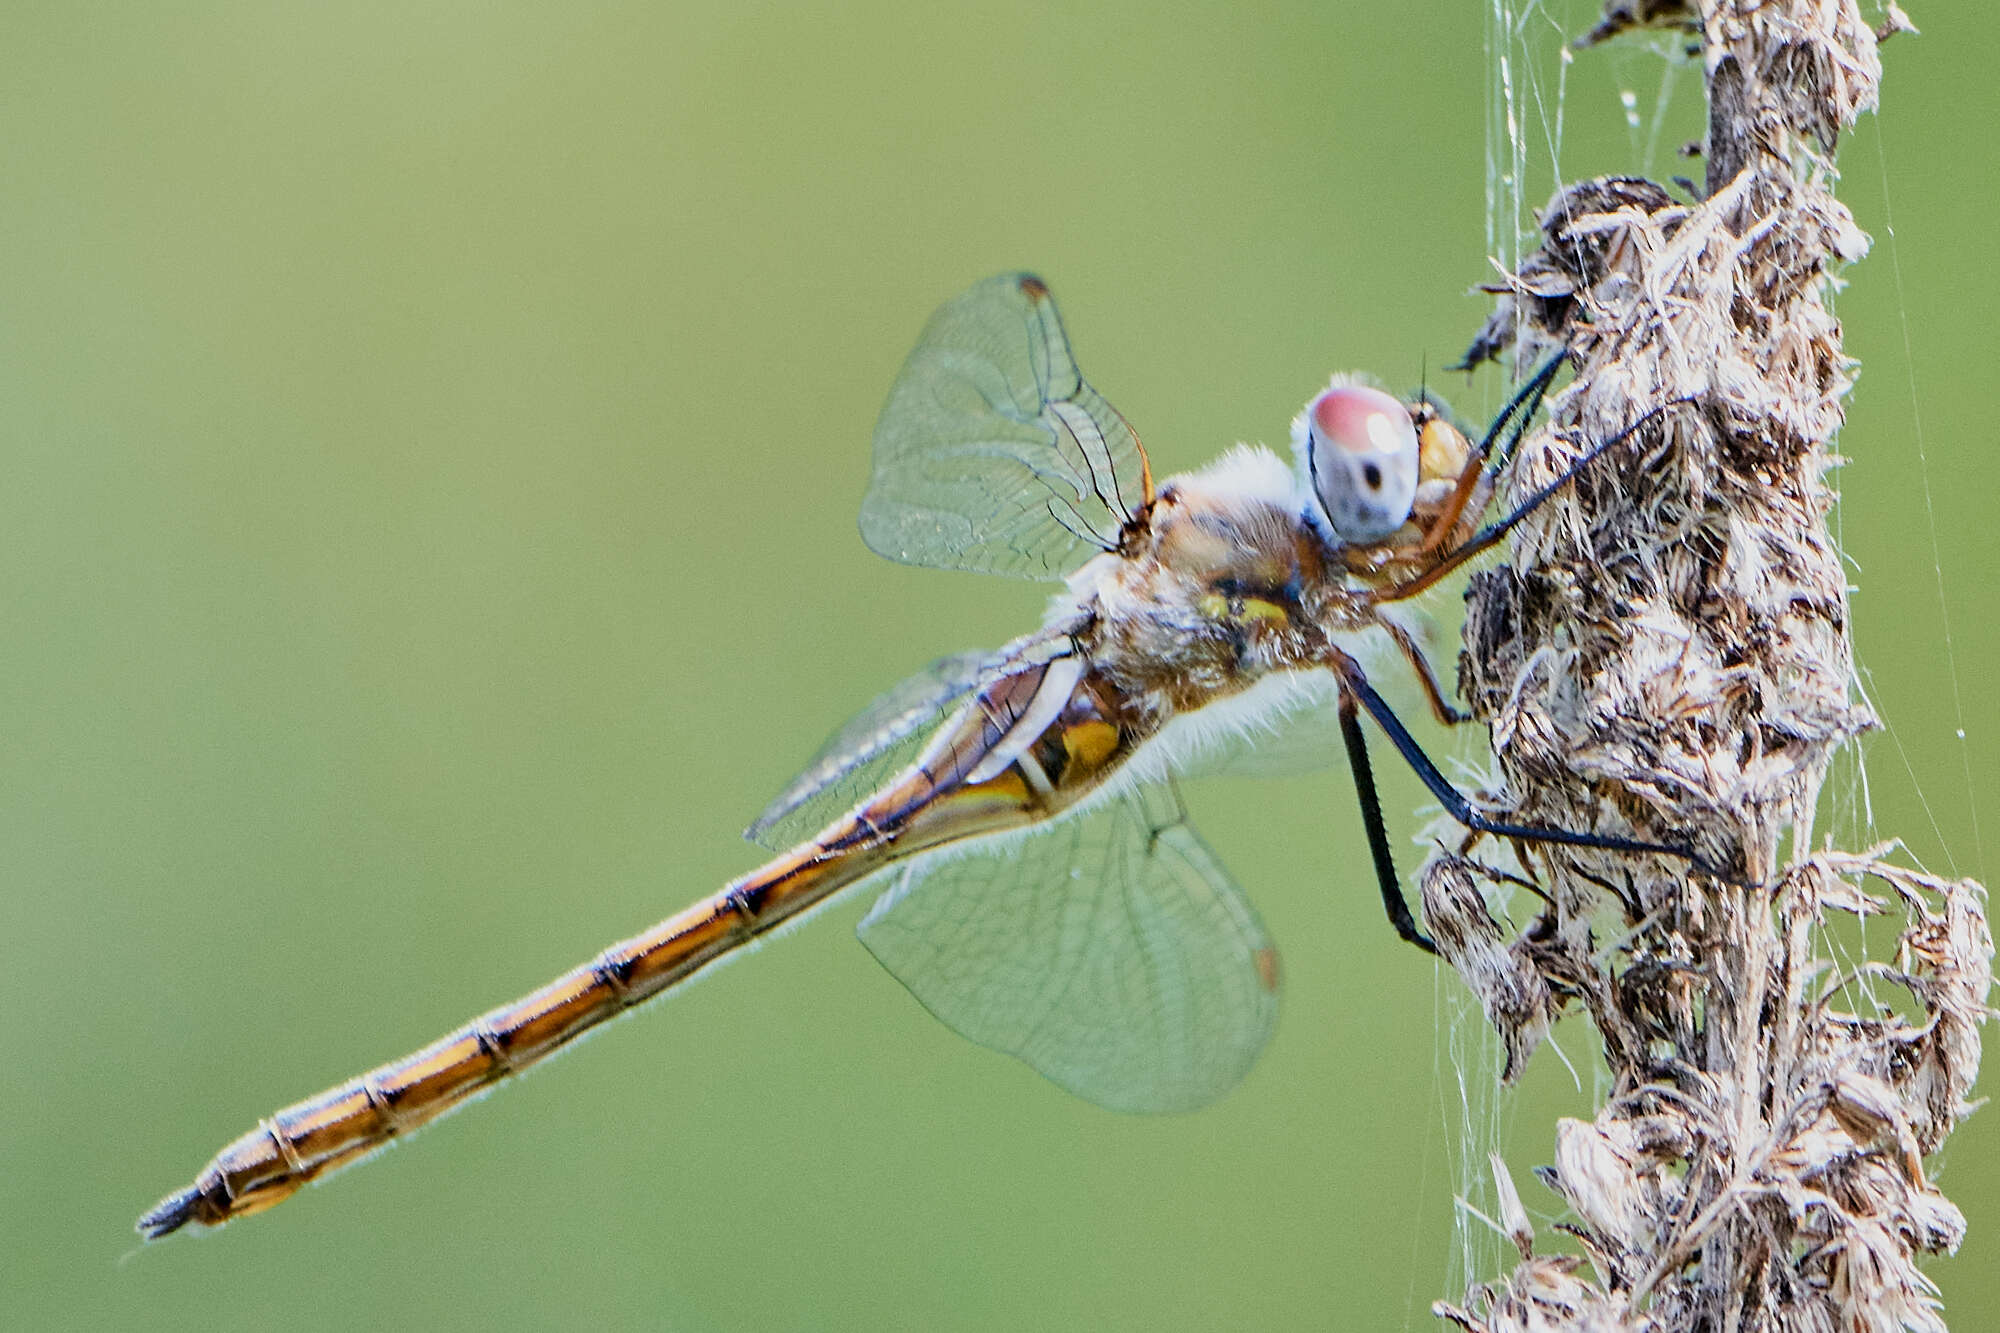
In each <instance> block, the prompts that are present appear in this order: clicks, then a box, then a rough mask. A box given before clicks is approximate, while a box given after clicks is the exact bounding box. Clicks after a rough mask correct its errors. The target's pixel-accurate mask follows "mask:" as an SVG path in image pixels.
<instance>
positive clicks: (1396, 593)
mask: <svg viewBox="0 0 2000 1333" xmlns="http://www.w3.org/2000/svg"><path fill="white" fill-rule="evenodd" d="M1693 401H1695V400H1694V399H1692V398H1669V399H1668V400H1667V401H1666V402H1664V403H1661V404H1660V405H1659V406H1657V407H1652V408H1648V409H1647V410H1646V412H1645V413H1644V414H1643V415H1642V416H1640V417H1639V419H1638V420H1636V421H1634V422H1633V423H1632V424H1631V425H1629V426H1627V427H1626V428H1625V429H1624V430H1621V431H1619V432H1618V433H1617V434H1616V435H1613V436H1611V437H1610V438H1608V439H1605V440H1601V441H1599V442H1598V443H1597V444H1594V445H1592V446H1591V447H1590V448H1589V449H1588V450H1586V451H1585V452H1584V453H1583V455H1582V456H1581V457H1579V458H1578V459H1577V460H1576V461H1575V462H1574V463H1571V464H1570V465H1569V466H1568V467H1567V468H1564V469H1563V474H1562V475H1561V476H1560V477H1557V478H1556V479H1555V480H1554V481H1552V482H1550V483H1549V484H1548V485H1546V486H1544V487H1542V489H1540V490H1539V491H1536V492H1535V493H1534V494H1533V495H1531V496H1529V497H1528V498H1527V499H1526V500H1523V501H1522V502H1521V504H1520V507H1519V508H1517V509H1515V510H1514V512H1513V513H1511V514H1509V515H1507V517H1505V518H1502V519H1497V520H1495V521H1494V522H1492V523H1489V524H1487V525H1486V526H1485V527H1483V528H1481V529H1480V530H1479V531H1478V532H1476V533H1474V534H1473V535H1472V536H1471V537H1469V538H1467V539H1466V542H1465V545H1463V546H1458V547H1454V548H1452V550H1450V551H1448V552H1447V553H1446V554H1445V556H1444V558H1443V559H1441V560H1439V561H1438V562H1437V563H1436V564H1435V565H1432V566H1431V567H1430V568H1429V569H1427V570H1425V571H1424V572H1423V573H1421V574H1419V575H1417V576H1416V577H1415V578H1411V579H1406V580H1404V581H1403V582H1401V583H1397V584H1392V585H1390V586H1389V587H1386V588H1383V589H1381V590H1379V591H1377V592H1375V593H1373V594H1372V595H1370V597H1369V600H1370V601H1375V602H1400V601H1402V600H1404V599H1405V598H1409V597H1414V596H1416V595H1417V594H1418V593H1420V592H1424V591H1426V590H1428V589H1429V588H1431V587H1433V586H1435V585H1436V584H1437V583H1439V582H1440V581H1442V580H1443V579H1444V578H1446V577H1447V576H1448V575H1450V574H1451V573H1452V572H1453V571H1454V570H1456V569H1457V568H1458V567H1459V566H1461V565H1463V564H1464V563H1465V562H1466V561H1468V560H1470V559H1472V558H1473V557H1474V556H1477V555H1480V554H1482V553H1484V552H1486V551H1490V550H1492V549H1493V548H1494V547H1495V546H1498V545H1499V544H1500V539H1501V538H1502V537H1505V536H1506V535H1507V534H1508V533H1510V532H1512V531H1513V530H1514V529H1515V528H1516V527H1518V526H1520V523H1521V520H1523V519H1525V518H1526V517H1527V516H1528V515H1530V514H1532V513H1534V512H1535V511H1536V510H1537V509H1540V508H1541V507H1542V506H1543V505H1544V504H1547V503H1548V502H1549V501H1550V500H1552V499H1554V498H1555V496H1556V493H1557V492H1559V491H1561V490H1562V488H1563V487H1565V486H1567V485H1569V484H1570V483H1571V482H1573V481H1575V480H1576V479H1577V477H1578V475H1580V474H1581V473H1582V472H1583V470H1584V469H1585V468H1587V467H1589V466H1590V465H1591V464H1592V463H1595V462H1596V461H1597V460H1598V459H1600V458H1602V457H1603V456H1604V455H1605V453H1606V452H1608V451H1609V450H1611V449H1614V448H1616V447H1617V446H1619V445H1621V444H1623V443H1624V442H1625V441H1627V440H1629V439H1631V438H1632V436H1633V435H1634V434H1635V433H1637V432H1638V431H1639V430H1640V429H1641V428H1642V427H1644V426H1646V425H1647V424H1648V423H1650V422H1652V421H1653V420H1654V419H1655V418H1657V417H1659V416H1660V415H1661V414H1662V413H1664V412H1665V411H1666V410H1667V409H1668V408H1670V407H1683V406H1686V405H1687V404H1689V403H1692V402H1693ZM1369 711H1370V712H1371V713H1372V712H1373V711H1374V710H1372V709H1371V710H1369Z"/></svg>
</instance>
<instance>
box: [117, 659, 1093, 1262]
mask: <svg viewBox="0 0 2000 1333" xmlns="http://www.w3.org/2000/svg"><path fill="white" fill-rule="evenodd" d="M1062 660H1063V659H1058V660H1057V662H1055V663H1042V664H1037V665H1034V666H1031V667H1028V668H1027V669H1025V670H1022V671H1019V672H1015V673H1012V674H1010V675H1007V676H1004V677H1001V678H1000V679H999V680H996V681H995V682H993V683H992V684H990V685H989V686H988V687H987V688H986V689H984V690H982V691H980V693H979V695H978V696H977V697H976V698H975V699H974V701H973V702H972V703H970V704H968V705H967V706H966V707H965V708H963V709H962V710H961V711H960V712H959V714H958V715H957V716H956V718H955V719H954V720H953V721H952V722H951V723H948V724H947V725H946V726H945V727H944V728H942V729H941V731H940V733H939V734H938V736H937V737H936V738H935V739H934V740H933V741H932V742H931V744H930V745H929V746H928V747H927V748H926V750H925V752H924V754H923V756H922V757H921V758H920V759H919V760H918V761H917V763H916V764H915V765H913V766H912V767H911V768H910V769H908V770H906V771H905V772H904V773H902V774H901V775H900V776H899V777H898V778H897V779H896V780H895V781H893V782H891V783H890V784H889V785H888V786H886V787H885V788H883V790H882V791H880V792H879V793H877V794H876V795H875V796H874V797H872V798H871V799H870V800H868V801H866V802H864V803H863V804H862V805H861V806H860V807H859V808H857V809H856V810H855V811H853V812H852V813H851V814H849V815H847V816H846V817H844V818H843V819H841V820H839V821H836V822H835V823H834V824H833V825H832V826H831V827H829V828H828V829H826V830H825V831H824V832H823V833H821V834H820V836H819V837H817V838H815V839H814V840H813V841H812V842H810V843H807V844H805V845H803V846H801V847H799V848H796V849H794V850H793V851H790V852H787V853H785V854H784V855H782V856H779V857H778V858H776V859H775V860H773V861H771V862H769V863H768V864H766V865H764V866H763V867H761V868H759V869H757V870H755V871H752V872H751V873H750V874H748V875H745V876H743V877H742V878H741V879H738V880H736V881H734V882H733V883H731V884H730V885H729V886H728V887H727V888H725V889H723V890H722V891H721V892H720V893H717V894H715V895H713V896H712V897H709V898H705V899H703V900H702V901H700V902H697V903H695V904H694V905H693V906H691V907H689V908H687V909H686V910H684V911H682V912H680V913H678V914H677V915H675V916H672V917H669V918H668V919H667V920H665V921H663V922H661V923H660V924H659V925H657V926H655V927H653V928H652V929H651V930H649V931H646V932H645V933H644V934H642V935H637V936H634V937H633V938H631V939H629V940H625V941H624V942H622V943H620V944H616V945H613V946H612V947H611V948H609V949H607V950H605V951H604V952H603V953H602V954H600V955H598V956H597V957H596V958H595V959H593V960H591V961H590V962H588V963H586V964H584V965H583V966H582V967H579V968H576V969H575V970H573V971H571V972H569V973H567V974H565V975H564V976H561V977H559V978H557V979H556V980H554V981H552V982H550V983H549V984H548V985H546V986H543V987H542V988H541V989H540V990H537V991H535V992H533V993H532V994H530V995H527V996H524V997H522V998H521V999H519V1000H516V1001H514V1002H513V1003H512V1004H509V1005H506V1006H504V1007H502V1008H499V1009H496V1010H493V1011H492V1012H491V1013H488V1014H486V1015H484V1016H483V1017H481V1018H477V1019H474V1020H473V1021H472V1022H470V1023H467V1024H466V1025H465V1026H463V1027H461V1028H459V1029H458V1030H457V1031H456V1032H453V1033H451V1034H450V1035H449V1036H446V1037H444V1038H441V1039H440V1040H438V1041H436V1042H433V1043H432V1044H431V1045H429V1046H426V1047H425V1048H424V1049H422V1050H420V1051H417V1052H415V1053H413V1054H411V1055H406V1056H404V1057H403V1058H402V1059H400V1060H395V1061H392V1062H390V1063H389V1064H386V1065H383V1066H381V1067H380V1068H378V1069H375V1070H372V1071H371V1072H369V1073H367V1074H363V1075H362V1076H361V1077H359V1078H356V1079H352V1080H350V1081H349V1082H346V1083H343V1084H340V1085H339V1086H337V1087H334V1088H330V1089H328V1090H327V1091H325V1092H322V1093H320V1094H319V1095H318V1096H316V1097H311V1098H308V1099H307V1100H305V1101H302V1102H299V1103H297V1104H295V1105H293V1106H288V1107H286V1108H285V1109H284V1110H282V1111H279V1112H277V1113H276V1114H274V1115H272V1116H271V1117H270V1118H268V1119H266V1120H265V1121H263V1122H262V1123H261V1124H259V1125H258V1126H257V1128H256V1129H254V1130H252V1131H250V1132H249V1133H248V1134H245V1135H244V1136H243V1137H241V1138H239V1139H237V1140H236V1141H235V1142H234V1143H231V1144H230V1145H229V1146H228V1147H226V1148H224V1149H223V1150H222V1151H221V1152H219V1153H217V1154H216V1156H215V1157H214V1159H213V1160H212V1161H210V1162H209V1164H208V1166H207V1167H206V1168H204V1169H203V1171H202V1172H201V1174H200V1175H199V1176H198V1177H197V1178H196V1179H195V1181H194V1183H193V1184H191V1185H189V1186H188V1187H187V1188H185V1189H183V1190H180V1191H177V1192H176V1193H174V1194H171V1195H168V1196H167V1197H166V1198H165V1199H163V1200H161V1201H160V1203H159V1204H158V1205H157V1206H156V1207H154V1208H153V1209H152V1210H151V1211H150V1212H148V1213H147V1214H146V1215H145V1216H144V1217H142V1218H140V1219H139V1231H140V1232H141V1234H143V1235H144V1236H146V1237H147V1238H148V1239H158V1238H160V1237H163V1236H166V1235H169V1234H171V1233H173V1232H175V1231H178V1230H180V1229H181V1228H182V1227H184V1226H188V1225H190V1224H193V1225H200V1226H219V1225H220V1224H222V1223H224V1222H228V1221H231V1220H233V1219H235V1218H239V1217H247V1216H249V1215H250V1214H252V1213H257V1212H261V1211H263V1210H264V1209H266V1208H269V1207H271V1206H272V1205H274V1204H277V1203H280V1202H282V1201H283V1200H285V1199H287V1198H289V1197H290V1196H291V1195H293V1194H294V1193H296V1192H298V1190H299V1189H301V1188H302V1187H304V1186H305V1185H306V1184H308V1183H310V1182H311V1181H313V1180H315V1179H317V1178H319V1177H320V1176H323V1175H325V1174H327V1173H328V1172H330V1171H333V1170H336V1169H338V1168H340V1167H342V1166H346V1165H348V1164H350V1163H352V1162H356V1161H359V1160H361V1159H362V1158H364V1157H366V1156H368V1155H369V1154H370V1153H373V1152H375V1151H377V1150H379V1149H381V1148H383V1147H385V1146H386V1145H387V1144H388V1143H389V1142H390V1141H391V1140H392V1139H395V1138H396V1137H398V1136H399V1135H403V1134H407V1133H409V1132H411V1131H413V1130H415V1129H418V1128H421V1127H422V1126H424V1125H426V1124H429V1123H430V1122H431V1121H433V1120H436V1119H437V1118H438V1117H440V1116H442V1115H444V1114H445V1113H447V1112H449V1111H451V1110H453V1109H455V1108H457V1107H459V1106H462V1105H464V1104H465V1103H466V1102H467V1101H469V1100H471V1099H472V1098H474V1097H477V1096H478V1095H479V1094H481V1093H483V1092H485V1091H486V1090H488V1089H490V1088H492V1087H493V1086H495V1085H496V1084H498V1083H500V1082H502V1081H503V1080H505V1079H507V1078H509V1077H512V1076H513V1075H515V1074H518V1073H520V1072H521V1071H523V1070H525V1069H527V1068H528V1067H529V1066H531V1065H533V1064H535V1063H536V1062H537V1061H540V1060H543V1059H546V1058H547V1057H548V1056H550V1055H552V1054H554V1053H555V1052H556V1051H558V1050H560V1049H561V1048H562V1047H563V1046H565V1045H566V1044H568V1043H569V1042H571V1041H574V1040H576V1039H577V1038H578V1037H580V1036H582V1035H584V1034H585V1033H587V1032H589V1031H591V1030H592V1029H593V1028H595V1027H597V1026H598V1025H599V1024H601V1023H603V1022H604V1021H605V1020H606V1019H609V1018H614V1017H616V1016H617V1015H619V1014H621V1013H624V1012H625V1011H626V1010H628V1009H631V1008H632V1007H634V1006H635V1005H639V1004H643V1003H644V1002H646V1001H647V1000H650V999H653V998H655V997H657V996H659V995H661V994H664V993H665V992H667V991H669V990H671V989H673V987H674V986H676V985H678V984H679V983H681V982H683V981H685V980H687V979H688V978H690V977H692V976H694V975H695V974H696V973H698V972H700V971H701V969H702V968H704V967H706V966H707V965H708V964H710V963H713V962H715V961H716V960H717V959H719V958H722V957H724V956H725V955H727V954H728V953H730V952H731V951H732V950H735V949H737V948H739V947H741V946H742V945H744V944H746V943H748V942H749V941H751V940H753V939H755V938H756V937H757V936H759V935H761V934H763V933H765V932H766V931H769V930H770V929H772V928H773V927H775V926H777V925H779V924H780V923H782V922H784V921H786V920H788V919H790V918H792V917H795V916H797V915H798V914H799V913H801V912H804V911H807V910H809V909H810V908H812V907H814V906H816V905H818V904H820V903H822V902H824V901H826V899H827V898H829V897H830V896H831V895H832V894H834V893H836V892H838V891H839V890H840V889H843V888H846V887H847V886H849V885H851V884H854V883H856V882H858V881H859V880H861V879H863V878H865V877H867V876H868V875H870V874H872V873H874V872H875V871H877V870H880V869H881V868H882V867H884V866H885V865H888V864H890V863H892V862H895V861H900V860H905V859H907V858H908V857H910V856H912V855H914V854H916V853H918V852H921V851H925V850H928V849H930V848H933V847H937V846H939V845H941V844H943V843H947V842H954V841H958V840H960V839H963V838H969V837H977V836H979V835H982V834H986V833H994V832H999V831H1001V830H1004V829H1008V828H1018V827H1020V826H1022V825H1024V824H1028V823H1031V822H1034V821H1036V820H1039V819H1045V818H1047V817H1049V816H1050V815H1051V814H1054V813H1056V812H1057V811H1059V810H1060V809H1062V808H1063V807H1064V806H1066V805H1067V804H1069V803H1071V802H1072V801H1074V800H1075V799H1076V797H1077V796H1078V795H1080V794H1082V792H1083V791H1085V790H1088V789H1089V788H1090V787H1092V786H1095V785H1096V784H1097V783H1098V782H1100V781H1101V780H1102V778H1103V777H1104V775H1105V774H1106V773H1108V772H1110V771H1111V769H1113V768H1115V767H1116V766H1117V765H1118V763H1120V762H1122V761H1123V759H1124V757H1125V755H1126V754H1128V753H1129V747H1126V746H1121V745H1120V744H1119V743H1118V735H1117V731H1116V728H1115V727H1114V726H1113V725H1112V724H1111V723H1108V722H1106V721H1105V720H1104V717H1103V713H1102V709H1101V707H1100V706H1099V705H1098V704H1097V703H1096V701H1095V698H1094V696H1093V695H1092V694H1091V692H1090V691H1089V690H1085V689H1078V688H1077V687H1078V683H1079V680H1080V679H1081V677H1082V672H1081V671H1080V670H1079V669H1077V668H1076V667H1070V666H1062V665H1061V662H1062ZM1045 690H1046V691H1049V692H1056V693H1060V694H1061V695H1062V696H1063V697H1062V698H1060V699H1057V700H1055V702H1056V703H1057V704H1058V705H1061V706H1059V707H1057V708H1055V709H1054V710H1050V709H1049V708H1048V707H1046V704H1047V702H1048V700H1047V696H1046V695H1045V693H1044V692H1045ZM1072 694H1074V696H1075V698H1074V700H1073V701H1072V699H1071V697H1070V696H1071V695H1072ZM1037 700H1042V701H1043V704H1044V706H1043V707H1041V708H1039V709H1038V708H1037V707H1036V702H1037ZM1051 711H1053V713H1054V715H1055V716H1054V717H1053V718H1048V717H1047V716H1046V715H1048V714H1049V713H1050V712H1051ZM1026 727H1033V728H1034V730H1035V734H1034V735H1032V736H1023V735H1021V734H1020V733H1021V730H1022V729H1024V728H1026ZM1010 738H1011V739H1010ZM1036 742H1040V743H1039V744H1036ZM1031 747H1032V748H1031ZM1008 751H1011V752H1012V753H1011V757H1010V758H1008V760H1007V762H1006V764H1005V766H1004V768H1003V769H1002V771H1000V772H998V773H995V774H993V775H991V776H988V775H987V773H985V772H979V773H977V777H978V778H979V779H980V780H977V781H969V780H968V777H969V776H971V775H974V774H975V770H978V769H980V767H981V765H982V764H984V763H986V761H987V760H989V759H990V758H993V757H994V756H996V755H997V754H1003V753H1005V752H1008ZM1038 755H1039V757H1038ZM1078 755H1081V756H1083V759H1084V762H1077V760H1076V756H1078Z"/></svg>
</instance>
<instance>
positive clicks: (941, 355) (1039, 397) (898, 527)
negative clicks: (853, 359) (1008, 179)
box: [861, 273, 1152, 578]
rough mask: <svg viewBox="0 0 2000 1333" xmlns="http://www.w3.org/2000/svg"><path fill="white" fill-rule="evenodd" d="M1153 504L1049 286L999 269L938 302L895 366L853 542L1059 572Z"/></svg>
mask: <svg viewBox="0 0 2000 1333" xmlns="http://www.w3.org/2000/svg"><path fill="white" fill-rule="evenodd" d="M1151 499H1152V478H1151V476H1150V474H1149V473H1148V470H1147V465H1146V453H1145V450H1144V449H1143V448H1141V447H1140V444H1139V437H1138V436H1137V435H1135V434H1134V433H1133V432H1132V428H1131V427H1130V426H1128V425H1126V424H1125V418H1124V417H1122V416H1120V415H1119V414H1118V412H1117V410H1116V409H1114V408H1113V407H1112V406H1111V404H1109V403H1107V402H1105V401H1104V399H1103V398H1102V397H1100V396H1099V395H1098V393H1097V391H1096V390H1095V389H1093V388H1091V387H1090V386H1089V385H1088V384H1086V383H1085V382H1084V380H1083V376H1082V375H1081V374H1079V373H1078V371H1077V368H1076V362H1075V360H1074V359H1072V358H1071V356H1070V350H1069V340H1068V339H1067V338H1066V337H1065V336H1064V334H1063V327H1062V320H1061V318H1060V317H1059V316H1058V315H1057V313H1056V306H1055V301H1054V299H1053V298H1052V297H1051V296H1050V295H1049V289H1048V288H1047V287H1045V286H1043V285H1042V282H1041V280H1040V279H1039V278H1035V277H1032V276H1030V275H1028V274H1025V273H1008V274H1003V275H1001V276H1000V277H997V278H989V279H988V280H987V281H985V282H982V283H980V284H979V285H978V286H977V287H974V288H972V289H971V290H970V291H968V292H965V293H964V294H962V295H960V296H957V297H954V298H953V299H952V300H951V301H949V302H947V303H946V304H945V305H944V306H943V307H942V308H940V309H939V310H938V312H937V313H936V314H935V315H933V316H932V317H931V322H930V323H929V324H928V325H926V326H925V328H924V332H923V336H922V337H921V338H920V339H918V341H917V347H916V350H915V351H913V352H911V353H910V359H909V360H908V361H906V362H905V363H904V364H903V369H902V373H901V374H899V375H898V376H897V377H896V383H895V386H894V387H893V388H891V389H890V390H889V401H888V403H887V404H886V405H885V406H884V407H883V409H882V417H881V420H880V421H878V422H877V423H876V426H875V451H874V469H873V474H872V476H871V477H870V480H869V484H868V495H867V498H866V499H864V500H863V501H862V502H861V536H862V539H863V540H864V541H866V542H867V543H868V545H869V547H870V548H871V549H872V550H874V551H876V552H878V553H879V554H881V555H885V556H887V557H889V558H890V559H891V560H900V561H902V562H903V563H905V564H911V565H932V566H935V567H937V568H940V569H968V570H976V571H980V572H984V573H993V574H1013V575H1017V576H1020V577H1024V578H1060V577H1062V576H1063V575H1064V574H1066V573H1068V572H1069V571H1070V570H1072V569H1074V568H1075V567H1076V566H1077V565H1078V564H1081V563H1082V562H1083V560H1084V559H1086V558H1087V557H1088V556H1090V555H1093V554H1095V553H1096V552H1097V551H1100V550H1106V551H1108V550H1112V549H1115V548H1116V547H1117V545H1118V542H1119V539H1120V535H1121V534H1122V533H1123V532H1124V530H1125V528H1126V525H1127V524H1130V523H1132V522H1133V521H1134V520H1135V519H1136V518H1137V516H1138V515H1140V514H1142V513H1144V511H1145V508H1146V505H1147V503H1148V502H1149V501H1150V500H1151Z"/></svg>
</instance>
